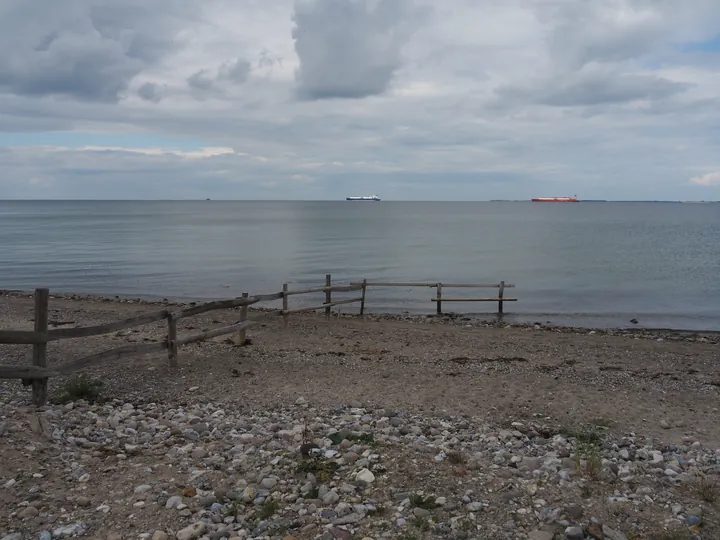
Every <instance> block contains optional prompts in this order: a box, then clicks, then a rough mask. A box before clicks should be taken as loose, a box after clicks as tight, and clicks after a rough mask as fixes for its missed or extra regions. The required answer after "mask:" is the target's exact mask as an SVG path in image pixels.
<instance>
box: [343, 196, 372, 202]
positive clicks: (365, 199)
mask: <svg viewBox="0 0 720 540" xmlns="http://www.w3.org/2000/svg"><path fill="white" fill-rule="evenodd" d="M345 200H346V201H379V200H380V197H378V196H377V195H370V196H369V197H345Z"/></svg>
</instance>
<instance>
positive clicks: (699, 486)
mask: <svg viewBox="0 0 720 540" xmlns="http://www.w3.org/2000/svg"><path fill="white" fill-rule="evenodd" d="M695 491H696V493H697V496H698V497H699V498H700V499H702V500H703V501H705V502H707V503H711V504H712V503H714V502H715V501H716V500H717V491H718V490H717V484H716V482H714V481H712V480H709V479H708V477H707V476H705V475H704V474H700V475H698V478H697V481H696V483H695Z"/></svg>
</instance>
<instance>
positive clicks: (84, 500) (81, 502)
mask: <svg viewBox="0 0 720 540" xmlns="http://www.w3.org/2000/svg"><path fill="white" fill-rule="evenodd" d="M90 503H91V501H90V499H89V498H88V497H83V496H80V497H78V498H76V499H75V504H77V505H78V506H83V507H84V506H90Z"/></svg>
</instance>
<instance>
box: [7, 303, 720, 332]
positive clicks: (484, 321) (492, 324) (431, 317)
mask: <svg viewBox="0 0 720 540" xmlns="http://www.w3.org/2000/svg"><path fill="white" fill-rule="evenodd" d="M33 294H34V292H33V291H24V290H11V289H0V298H2V297H8V298H32V296H33ZM50 298H51V300H52V299H53V298H54V299H58V300H68V301H74V302H91V303H101V304H118V305H138V306H178V307H188V306H194V305H200V304H203V303H207V302H213V301H216V300H221V299H204V300H200V299H197V300H190V299H187V300H179V299H172V300H171V299H167V298H163V299H151V298H147V297H146V298H143V297H137V296H134V297H133V296H129V295H128V296H123V295H101V294H84V293H62V292H60V293H54V292H52V290H51V291H50ZM248 311H250V312H255V313H273V312H277V311H278V309H277V308H269V307H257V306H250V307H249V308H248ZM299 315H300V316H301V317H307V316H311V317H312V316H320V311H317V312H306V313H302V314H299ZM516 315H517V314H512V313H510V314H506V317H508V318H513V317H514V316H516ZM297 316H298V314H293V315H291V317H297ZM522 316H523V317H527V318H531V315H522ZM332 317H334V318H340V319H351V320H352V319H355V320H363V319H365V320H374V321H405V322H410V323H415V324H447V325H453V326H472V327H482V328H517V329H533V330H540V331H546V332H554V333H568V334H580V335H582V334H589V335H606V336H618V335H621V336H630V337H637V338H640V339H655V340H658V339H670V340H681V339H694V340H699V341H701V342H703V343H712V344H717V343H720V330H692V329H682V328H680V329H676V328H651V327H643V326H638V327H623V326H617V327H597V326H573V325H555V324H551V323H541V322H532V323H530V322H517V321H513V322H508V321H506V320H505V319H504V317H503V316H499V315H494V316H492V315H491V316H490V317H488V316H487V315H482V316H479V315H474V314H466V313H452V312H450V313H443V314H441V315H437V314H434V313H428V314H412V313H368V314H366V315H363V316H361V315H359V314H354V313H338V312H333V314H332ZM539 318H541V317H539Z"/></svg>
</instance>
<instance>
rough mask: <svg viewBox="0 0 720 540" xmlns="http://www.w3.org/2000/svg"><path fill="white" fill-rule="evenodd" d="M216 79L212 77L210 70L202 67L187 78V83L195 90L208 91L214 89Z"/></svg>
mask: <svg viewBox="0 0 720 540" xmlns="http://www.w3.org/2000/svg"><path fill="white" fill-rule="evenodd" d="M214 83H215V79H214V78H213V77H210V75H209V70H207V69H201V70H200V71H197V72H195V73H193V74H192V75H190V76H189V77H188V78H187V84H188V86H189V87H190V88H192V89H193V90H200V91H202V92H208V91H210V90H212V88H213V84H214Z"/></svg>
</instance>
